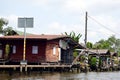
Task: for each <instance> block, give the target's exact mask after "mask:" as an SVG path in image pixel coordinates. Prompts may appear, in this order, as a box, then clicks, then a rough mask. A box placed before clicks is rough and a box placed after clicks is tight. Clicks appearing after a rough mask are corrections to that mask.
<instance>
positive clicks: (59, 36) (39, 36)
mask: <svg viewBox="0 0 120 80" xmlns="http://www.w3.org/2000/svg"><path fill="white" fill-rule="evenodd" d="M65 37H68V36H65V35H27V36H26V39H47V40H52V39H58V38H65ZM23 38H24V35H14V36H0V39H23Z"/></svg>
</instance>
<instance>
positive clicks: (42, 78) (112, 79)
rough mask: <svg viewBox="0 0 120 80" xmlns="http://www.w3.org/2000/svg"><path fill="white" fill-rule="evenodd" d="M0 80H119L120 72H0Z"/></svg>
mask: <svg viewBox="0 0 120 80" xmlns="http://www.w3.org/2000/svg"><path fill="white" fill-rule="evenodd" d="M0 80H120V71H118V72H88V73H75V72H74V73H72V72H69V73H67V72H64V73H63V72H62V73H58V72H52V73H50V72H44V73H39V72H32V73H29V74H25V73H22V74H20V73H17V72H14V73H12V75H10V74H9V73H7V72H0Z"/></svg>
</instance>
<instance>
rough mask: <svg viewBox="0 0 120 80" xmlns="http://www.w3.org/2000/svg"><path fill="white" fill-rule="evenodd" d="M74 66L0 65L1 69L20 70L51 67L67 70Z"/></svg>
mask: <svg viewBox="0 0 120 80" xmlns="http://www.w3.org/2000/svg"><path fill="white" fill-rule="evenodd" d="M71 66H72V65H0V68H20V67H30V68H31V67H32V68H47V67H48V68H49V67H51V68H52V67H53V68H56V67H60V68H62V67H63V68H65V67H71Z"/></svg>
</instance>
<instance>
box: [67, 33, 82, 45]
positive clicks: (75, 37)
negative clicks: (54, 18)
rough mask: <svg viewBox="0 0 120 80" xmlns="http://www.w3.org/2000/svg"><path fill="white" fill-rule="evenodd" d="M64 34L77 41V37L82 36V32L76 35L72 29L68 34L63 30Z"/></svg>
mask: <svg viewBox="0 0 120 80" xmlns="http://www.w3.org/2000/svg"><path fill="white" fill-rule="evenodd" d="M65 35H67V36H70V37H71V38H72V39H73V40H74V41H75V42H77V43H79V39H80V38H81V36H82V34H80V33H79V34H78V35H76V33H75V32H74V31H72V32H70V34H68V33H67V32H65Z"/></svg>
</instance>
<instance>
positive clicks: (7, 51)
mask: <svg viewBox="0 0 120 80" xmlns="http://www.w3.org/2000/svg"><path fill="white" fill-rule="evenodd" d="M9 53H10V46H9V45H8V44H6V46H5V58H8V55H9Z"/></svg>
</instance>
